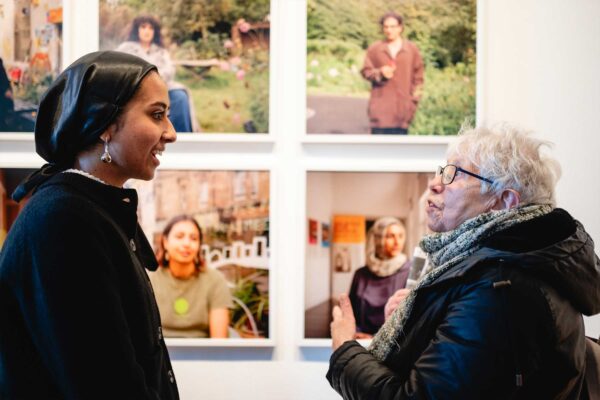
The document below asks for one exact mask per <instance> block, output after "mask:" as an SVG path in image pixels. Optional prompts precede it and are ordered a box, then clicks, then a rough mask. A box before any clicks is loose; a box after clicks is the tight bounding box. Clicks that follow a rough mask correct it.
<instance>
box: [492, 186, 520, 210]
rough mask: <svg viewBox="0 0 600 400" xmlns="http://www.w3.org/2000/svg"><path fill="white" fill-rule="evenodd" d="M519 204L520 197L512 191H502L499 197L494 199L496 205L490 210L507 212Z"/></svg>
mask: <svg viewBox="0 0 600 400" xmlns="http://www.w3.org/2000/svg"><path fill="white" fill-rule="evenodd" d="M519 204H521V195H520V194H519V192H517V191H516V190H514V189H504V190H503V191H502V193H501V194H500V197H498V198H496V203H495V204H494V205H493V206H492V210H508V209H511V208H515V207H517V206H518V205H519Z"/></svg>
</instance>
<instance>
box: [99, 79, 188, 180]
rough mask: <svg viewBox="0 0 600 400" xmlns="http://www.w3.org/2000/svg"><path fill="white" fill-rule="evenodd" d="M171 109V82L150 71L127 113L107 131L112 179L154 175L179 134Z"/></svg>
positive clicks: (109, 169)
mask: <svg viewBox="0 0 600 400" xmlns="http://www.w3.org/2000/svg"><path fill="white" fill-rule="evenodd" d="M168 109H169V94H168V91H167V85H166V84H165V82H164V81H163V80H162V79H161V78H160V76H159V75H158V74H157V73H156V72H150V73H149V74H148V75H147V76H146V77H145V78H144V80H143V81H142V83H141V85H140V87H139V89H138V91H137V92H136V94H135V95H134V97H133V98H132V99H131V100H130V101H129V102H128V103H127V104H126V105H125V109H124V111H123V114H122V115H121V116H120V117H119V118H118V119H117V121H116V122H115V123H114V124H113V125H112V127H111V129H109V130H108V131H107V133H105V134H104V135H103V136H106V135H107V136H108V137H109V143H108V145H109V152H110V155H111V157H112V163H111V164H110V168H108V171H109V174H110V175H111V176H110V181H111V182H119V183H124V182H125V181H126V180H128V179H142V180H150V179H152V178H153V177H154V171H155V170H156V167H158V165H159V164H160V161H159V160H158V156H160V155H161V154H162V152H163V151H164V150H165V147H166V144H167V143H172V142H174V141H175V139H176V137H177V135H176V134H175V129H173V125H172V124H171V121H170V120H169V118H168V117H167V112H168ZM102 139H104V137H102Z"/></svg>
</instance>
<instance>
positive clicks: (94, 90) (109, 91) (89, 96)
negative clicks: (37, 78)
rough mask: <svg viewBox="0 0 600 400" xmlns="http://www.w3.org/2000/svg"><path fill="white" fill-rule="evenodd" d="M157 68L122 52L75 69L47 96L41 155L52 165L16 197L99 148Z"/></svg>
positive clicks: (89, 58) (39, 129) (41, 112)
mask: <svg viewBox="0 0 600 400" xmlns="http://www.w3.org/2000/svg"><path fill="white" fill-rule="evenodd" d="M152 70H156V67H155V66H154V65H152V64H150V63H148V62H146V61H144V60H143V59H141V58H139V57H136V56H133V55H130V54H126V53H121V52H118V51H98V52H95V53H90V54H87V55H85V56H83V57H81V58H80V59H78V60H77V61H75V62H74V63H73V64H71V65H70V66H69V67H68V68H67V69H66V70H65V71H64V72H63V73H61V74H60V75H59V76H58V78H56V80H55V81H54V82H53V83H52V84H51V85H50V88H49V89H48V91H47V92H46V93H45V94H44V96H43V97H42V100H41V102H40V106H39V109H38V115H37V119H36V122H35V150H36V152H37V153H38V154H39V155H40V156H42V158H43V159H45V160H46V161H48V164H46V165H44V166H43V167H42V168H40V169H39V170H37V171H35V172H34V173H33V174H31V175H30V176H29V177H28V178H27V179H26V180H25V181H24V182H22V183H21V184H20V185H19V186H18V187H17V189H16V190H15V191H14V193H13V194H12V198H13V199H14V200H15V201H19V200H21V199H22V198H23V197H25V196H26V195H27V193H29V192H30V191H31V190H33V189H35V188H36V187H37V186H39V185H40V184H42V183H43V182H44V181H46V180H47V179H48V178H50V177H51V176H52V175H54V174H56V173H58V172H60V171H64V170H65V169H68V168H71V167H72V165H73V163H74V161H75V157H76V155H77V154H78V153H79V152H80V151H82V150H84V149H86V148H87V147H89V146H91V145H92V144H93V143H96V142H97V141H98V140H99V137H100V135H101V134H102V132H104V131H105V130H106V129H107V128H108V126H109V125H110V124H111V123H113V122H114V120H115V118H116V117H117V115H118V114H119V112H120V111H121V110H122V109H123V107H124V106H125V104H127V102H128V101H129V100H130V99H131V97H132V96H133V94H134V93H135V92H136V90H137V88H138V87H139V85H140V83H141V82H142V80H143V79H144V77H145V76H146V75H147V74H148V73H149V72H150V71H152Z"/></svg>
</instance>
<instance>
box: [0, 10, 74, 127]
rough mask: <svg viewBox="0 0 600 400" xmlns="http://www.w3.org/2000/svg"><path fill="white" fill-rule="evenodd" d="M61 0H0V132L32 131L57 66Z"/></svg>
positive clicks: (59, 50) (60, 50) (60, 30)
mask: <svg viewBox="0 0 600 400" xmlns="http://www.w3.org/2000/svg"><path fill="white" fill-rule="evenodd" d="M62 30H63V2H62V0H0V132H33V128H34V126H35V118H36V116H37V108H38V105H39V104H40V99H41V97H42V95H43V94H44V93H45V92H46V90H47V89H48V87H49V85H50V83H51V82H52V81H53V80H54V78H56V77H57V76H58V74H59V73H60V71H61V70H62V45H63V44H62V43H63V39H62Z"/></svg>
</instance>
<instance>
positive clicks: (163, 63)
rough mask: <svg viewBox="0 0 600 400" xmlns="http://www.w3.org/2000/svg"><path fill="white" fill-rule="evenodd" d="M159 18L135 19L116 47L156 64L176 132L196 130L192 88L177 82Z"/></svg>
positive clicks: (143, 17)
mask: <svg viewBox="0 0 600 400" xmlns="http://www.w3.org/2000/svg"><path fill="white" fill-rule="evenodd" d="M160 31H161V27H160V23H159V22H158V19H156V18H154V17H152V16H150V15H142V16H139V17H137V18H135V19H134V20H133V22H132V23H131V31H130V32H129V38H128V40H127V41H126V42H123V43H121V44H120V45H119V47H117V48H116V50H117V51H122V52H124V53H129V54H133V55H134V56H138V57H141V58H143V59H144V60H146V61H148V62H150V63H152V64H154V65H156V67H157V68H158V72H159V73H160V76H161V77H162V78H163V79H164V80H165V82H167V85H168V87H169V99H170V100H171V114H170V115H169V119H171V121H172V122H173V127H175V131H177V132H197V131H199V130H200V128H199V127H198V126H197V124H196V123H195V116H194V105H193V104H192V102H191V96H190V93H189V91H188V90H187V89H186V87H185V86H183V85H182V84H181V83H178V82H175V64H173V61H172V60H171V56H170V55H169V50H167V49H166V48H165V47H164V44H163V39H162V34H161V32H160Z"/></svg>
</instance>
